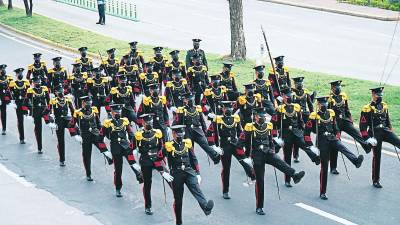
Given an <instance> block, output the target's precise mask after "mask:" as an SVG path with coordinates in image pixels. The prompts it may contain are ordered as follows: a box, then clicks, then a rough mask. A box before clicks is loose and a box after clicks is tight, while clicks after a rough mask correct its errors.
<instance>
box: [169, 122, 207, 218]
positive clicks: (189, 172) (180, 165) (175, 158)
mask: <svg viewBox="0 0 400 225" xmlns="http://www.w3.org/2000/svg"><path fill="white" fill-rule="evenodd" d="M171 128H172V135H173V140H172V141H170V142H166V143H165V148H164V150H163V155H164V156H166V158H167V160H168V166H169V169H170V171H171V175H172V177H173V181H172V191H173V193H174V205H173V206H174V213H175V218H176V224H177V225H181V224H183V222H182V202H183V190H184V184H186V187H187V188H188V189H189V190H190V192H191V193H192V195H193V197H195V198H196V200H197V202H198V203H199V205H200V208H201V209H202V210H203V212H204V214H205V215H206V216H208V215H210V214H211V211H212V209H213V207H214V202H213V201H212V200H208V201H207V198H206V197H205V196H204V194H203V192H202V191H201V189H200V183H201V176H200V167H199V165H198V161H197V158H196V155H195V153H194V148H193V144H192V141H191V140H190V139H184V137H185V126H184V125H176V126H172V127H171Z"/></svg>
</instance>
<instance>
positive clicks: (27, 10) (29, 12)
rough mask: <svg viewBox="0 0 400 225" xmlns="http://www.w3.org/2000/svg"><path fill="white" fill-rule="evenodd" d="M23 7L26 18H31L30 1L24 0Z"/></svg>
mask: <svg viewBox="0 0 400 225" xmlns="http://www.w3.org/2000/svg"><path fill="white" fill-rule="evenodd" d="M24 5H25V13H26V15H27V16H30V17H31V16H32V8H33V4H32V0H29V2H28V0H24Z"/></svg>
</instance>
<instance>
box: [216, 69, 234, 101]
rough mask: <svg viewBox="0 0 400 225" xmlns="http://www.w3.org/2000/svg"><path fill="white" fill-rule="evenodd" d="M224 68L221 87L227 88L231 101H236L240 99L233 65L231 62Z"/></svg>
mask: <svg viewBox="0 0 400 225" xmlns="http://www.w3.org/2000/svg"><path fill="white" fill-rule="evenodd" d="M223 64H224V66H223V67H222V72H221V73H220V75H221V85H222V86H225V87H226V91H227V96H228V100H229V101H236V100H237V98H238V97H239V91H238V89H237V86H236V81H235V76H236V75H235V73H234V72H232V71H231V70H232V66H233V64H232V63H230V62H224V63H223Z"/></svg>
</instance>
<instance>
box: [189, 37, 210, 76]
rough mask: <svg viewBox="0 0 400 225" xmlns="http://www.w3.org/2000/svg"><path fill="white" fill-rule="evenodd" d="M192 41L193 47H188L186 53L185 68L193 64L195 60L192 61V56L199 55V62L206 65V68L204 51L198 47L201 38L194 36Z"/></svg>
mask: <svg viewBox="0 0 400 225" xmlns="http://www.w3.org/2000/svg"><path fill="white" fill-rule="evenodd" d="M192 41H193V49H190V50H189V51H187V53H186V68H189V67H192V66H194V65H195V62H193V56H195V55H199V59H200V62H201V64H202V65H204V66H206V68H207V69H208V63H207V58H206V53H205V52H204V51H203V50H202V49H200V41H201V39H197V38H196V39H192Z"/></svg>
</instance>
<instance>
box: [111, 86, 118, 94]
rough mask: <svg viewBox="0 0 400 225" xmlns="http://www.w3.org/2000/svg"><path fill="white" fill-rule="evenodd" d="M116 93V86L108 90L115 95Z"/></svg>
mask: <svg viewBox="0 0 400 225" xmlns="http://www.w3.org/2000/svg"><path fill="white" fill-rule="evenodd" d="M117 93H118V89H117V88H116V87H112V88H111V90H110V94H112V95H115V94H117Z"/></svg>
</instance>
